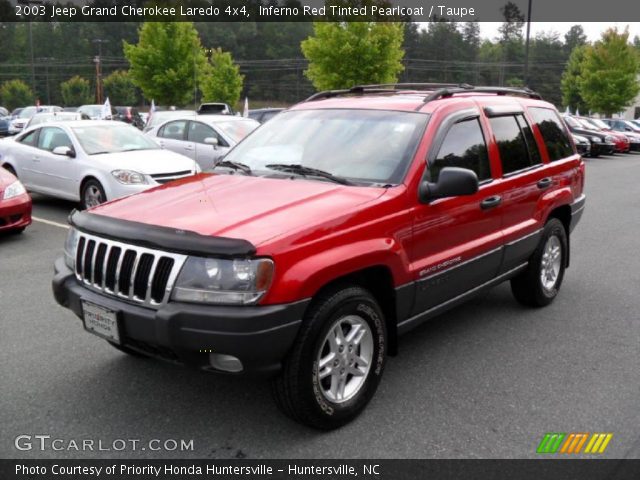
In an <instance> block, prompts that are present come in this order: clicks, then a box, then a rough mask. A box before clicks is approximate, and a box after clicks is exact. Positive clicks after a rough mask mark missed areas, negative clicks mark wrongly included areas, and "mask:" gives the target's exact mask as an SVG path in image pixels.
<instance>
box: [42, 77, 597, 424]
mask: <svg viewBox="0 0 640 480" xmlns="http://www.w3.org/2000/svg"><path fill="white" fill-rule="evenodd" d="M215 173H217V174H215ZM583 185H584V164H583V162H582V159H581V158H580V156H579V155H578V154H577V153H576V150H575V147H574V144H573V143H572V140H571V139H570V136H569V134H568V132H567V130H566V127H565V125H564V123H563V122H562V120H561V119H560V117H559V116H558V113H557V111H556V109H555V108H554V107H553V106H552V105H551V104H549V103H546V102H543V101H542V100H540V98H539V96H538V95H536V94H535V93H533V92H531V91H529V90H516V89H507V88H488V87H484V88H483V87H476V88H474V87H470V86H468V85H465V86H441V85H428V84H427V85H408V86H402V85H395V86H367V87H354V88H352V89H350V90H344V91H331V92H323V93H320V94H317V95H314V96H313V97H311V98H310V99H308V100H307V101H305V102H303V103H301V104H299V105H296V106H295V107H293V108H291V109H290V110H288V111H286V112H283V113H281V114H280V115H278V116H277V117H275V118H274V119H273V120H271V121H270V122H268V123H266V124H265V125H263V126H261V127H260V128H259V129H257V130H256V131H255V132H254V133H252V134H251V135H250V136H249V137H247V138H246V139H245V140H244V141H243V142H241V143H240V144H239V145H238V146H236V147H235V148H234V149H233V150H232V151H231V152H230V153H229V154H228V155H227V156H226V157H225V159H224V161H222V162H221V163H220V164H219V165H218V167H217V168H216V171H215V172H214V174H213V175H204V174H203V175H198V176H196V177H193V178H190V179H185V180H179V181H177V182H173V183H170V184H167V185H165V186H161V187H158V188H155V189H153V190H149V191H146V192H144V193H141V194H139V195H134V196H132V197H128V198H125V199H120V200H115V201H112V202H110V203H107V204H104V205H102V206H100V207H97V208H94V209H92V210H91V211H89V212H82V213H80V212H74V213H73V214H72V215H71V217H70V223H71V226H72V228H71V230H70V233H69V236H68V239H67V242H66V246H65V252H66V253H65V256H64V258H60V259H58V261H57V262H56V264H55V278H54V280H53V291H54V293H55V297H56V300H57V301H58V303H60V304H61V305H63V306H65V307H67V308H69V309H71V310H72V311H73V312H74V313H75V314H76V315H77V316H78V317H79V318H81V319H82V320H83V322H84V327H85V328H86V329H87V330H88V331H90V332H91V333H94V334H97V335H99V336H101V337H103V338H105V339H106V340H107V341H109V342H110V343H111V344H112V345H114V346H115V347H116V348H118V349H120V350H123V351H124V352H127V353H131V354H136V355H137V354H142V355H148V356H155V357H160V358H164V359H167V360H171V361H174V362H179V363H184V364H190V365H193V366H196V367H198V368H201V369H205V370H212V371H222V372H232V373H267V374H271V375H272V376H273V377H274V381H273V387H274V388H273V391H274V394H275V398H276V399H277V402H278V404H279V406H280V408H281V409H282V410H283V411H284V412H285V413H286V414H287V415H289V416H290V417H292V418H294V419H296V420H298V421H300V422H302V423H305V424H308V425H311V426H314V427H317V428H321V429H330V428H335V427H338V426H341V425H343V424H345V423H346V422H348V421H349V420H351V419H353V418H354V417H355V416H356V415H357V414H358V413H359V412H360V411H362V410H363V408H364V407H365V405H366V404H367V402H368V401H369V400H370V399H371V397H372V396H373V394H374V392H375V390H376V387H377V386H378V383H379V382H380V378H381V376H382V372H383V370H384V366H385V363H386V358H387V355H388V354H394V353H395V352H396V350H397V337H398V336H399V335H400V334H402V333H405V332H407V331H409V330H411V329H412V328H414V327H416V326H418V325H420V324H421V323H423V322H424V321H426V320H428V319H430V318H432V317H434V316H435V315H438V314H440V313H442V312H444V311H446V310H448V309H450V308H452V307H453V306H455V305H458V304H459V303H461V302H463V301H465V300H467V299H468V298H469V297H471V296H473V295H475V294H478V293H480V292H482V291H484V290H486V289H488V288H490V287H492V286H494V285H497V284H498V283H500V282H503V281H505V280H511V286H512V290H513V293H514V295H515V297H516V299H517V300H518V301H520V302H521V303H523V304H525V305H530V306H533V307H540V306H544V305H547V304H549V303H550V302H551V301H553V299H554V298H555V297H556V295H557V294H558V289H559V288H560V285H561V283H562V279H563V276H564V272H565V268H566V267H567V266H568V265H569V245H570V243H569V233H570V232H571V231H572V230H573V228H574V227H575V225H576V223H577V222H578V220H579V218H580V216H581V214H582V211H583V208H584V205H585V197H584V195H583V193H582V191H583Z"/></svg>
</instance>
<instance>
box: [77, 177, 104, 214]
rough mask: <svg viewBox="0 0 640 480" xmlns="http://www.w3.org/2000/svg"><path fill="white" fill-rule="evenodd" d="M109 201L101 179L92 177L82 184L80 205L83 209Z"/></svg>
mask: <svg viewBox="0 0 640 480" xmlns="http://www.w3.org/2000/svg"><path fill="white" fill-rule="evenodd" d="M106 201H107V195H106V194H105V193H104V188H102V185H101V184H100V182H99V181H97V180H94V179H90V180H87V181H86V182H85V183H84V185H83V186H82V192H81V202H80V205H81V207H82V209H83V210H86V209H87V208H91V207H97V206H98V205H100V204H101V203H104V202H106Z"/></svg>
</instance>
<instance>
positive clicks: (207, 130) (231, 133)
mask: <svg viewBox="0 0 640 480" xmlns="http://www.w3.org/2000/svg"><path fill="white" fill-rule="evenodd" d="M259 126H260V124H259V123H258V122H256V121H255V120H252V119H250V118H243V117H234V116H231V115H197V116H195V117H193V116H188V117H181V118H173V119H171V120H168V121H166V122H164V123H161V124H160V125H158V126H156V127H154V128H152V129H151V130H149V131H148V132H147V135H150V136H152V137H155V139H156V140H157V142H158V143H159V144H160V146H161V147H162V148H166V149H167V150H171V151H173V152H176V153H180V154H182V155H186V156H187V157H189V158H192V159H194V160H195V161H196V162H198V165H200V168H202V170H203V171H207V170H211V169H212V168H213V167H214V166H215V164H216V163H217V162H218V161H219V160H220V159H221V158H222V157H223V156H224V155H225V154H226V153H227V152H228V151H229V149H230V148H231V147H233V146H235V145H236V144H237V143H238V142H239V141H240V140H242V139H243V138H244V137H246V136H247V135H249V134H250V133H251V132H253V131H254V130H255V129H256V128H257V127H259Z"/></svg>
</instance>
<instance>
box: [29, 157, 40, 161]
mask: <svg viewBox="0 0 640 480" xmlns="http://www.w3.org/2000/svg"><path fill="white" fill-rule="evenodd" d="M31 159H32V160H33V161H34V162H39V161H40V157H35V156H34V157H31Z"/></svg>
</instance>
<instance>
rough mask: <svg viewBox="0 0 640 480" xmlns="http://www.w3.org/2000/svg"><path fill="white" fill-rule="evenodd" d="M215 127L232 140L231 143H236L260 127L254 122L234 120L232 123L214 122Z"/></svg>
mask: <svg viewBox="0 0 640 480" xmlns="http://www.w3.org/2000/svg"><path fill="white" fill-rule="evenodd" d="M215 126H216V127H218V128H219V129H220V130H222V132H223V133H224V134H225V135H226V136H227V137H229V138H230V139H231V140H233V143H238V142H239V141H240V140H242V139H243V138H244V137H246V136H247V135H249V134H250V133H251V132H253V131H254V130H255V129H256V128H257V127H259V126H260V124H259V123H258V122H256V121H255V120H250V119H247V120H235V121H232V122H216V123H215Z"/></svg>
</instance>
